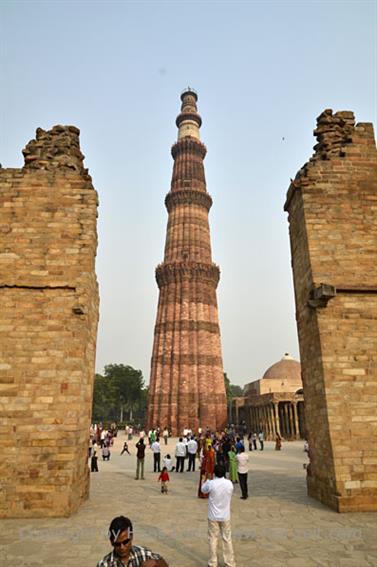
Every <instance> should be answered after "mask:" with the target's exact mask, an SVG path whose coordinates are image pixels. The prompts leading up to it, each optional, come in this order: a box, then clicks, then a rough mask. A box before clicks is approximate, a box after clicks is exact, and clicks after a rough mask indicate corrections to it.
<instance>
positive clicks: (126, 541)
mask: <svg viewBox="0 0 377 567" xmlns="http://www.w3.org/2000/svg"><path fill="white" fill-rule="evenodd" d="M114 431H115V429H114V427H113V426H111V427H110V428H109V429H107V430H106V429H104V428H102V427H101V426H100V425H99V426H98V425H97V426H93V427H92V428H91V441H90V453H91V460H92V466H91V470H92V471H93V472H95V471H96V470H97V471H98V467H97V464H95V467H94V469H93V458H94V459H95V458H96V452H97V451H98V449H99V448H100V449H101V451H102V458H103V460H109V459H110V449H111V447H112V446H113V441H114V436H115V435H116V434H115V433H114ZM135 433H137V441H136V443H135V445H134V444H132V448H131V451H130V443H129V442H130V441H132V439H133V435H134V434H135ZM125 436H126V440H125V441H124V442H123V447H122V450H121V452H120V454H121V455H123V454H126V455H128V456H131V455H132V454H133V447H135V449H136V475H135V480H144V479H145V476H144V462H145V457H146V452H147V451H151V452H152V454H153V472H154V473H156V474H157V473H158V474H159V476H158V481H159V483H160V485H161V493H162V494H168V485H169V482H170V479H171V475H172V473H174V475H175V474H182V473H185V472H186V473H192V472H195V471H196V470H199V483H198V489H197V496H198V497H199V498H207V499H208V542H209V553H210V557H209V561H208V566H209V567H214V566H216V565H217V543H218V539H219V537H221V540H222V543H223V546H222V550H223V558H224V564H225V565H227V566H229V567H235V565H236V563H235V559H234V553H233V546H232V538H231V525H230V502H231V497H232V494H233V491H234V485H235V484H238V485H239V487H240V491H241V499H242V500H246V499H247V498H248V496H249V494H248V470H249V454H248V453H249V452H250V451H257V450H258V451H263V450H264V441H265V436H264V432H263V431H259V432H249V433H248V432H247V431H245V430H244V429H243V428H238V429H236V428H234V427H232V426H230V427H228V428H226V429H224V430H223V431H221V432H213V431H210V430H209V429H208V428H207V429H206V430H204V431H203V430H201V429H199V430H198V431H197V432H193V431H192V430H190V429H184V430H183V431H182V435H181V437H179V438H178V441H177V442H176V444H175V448H174V454H173V451H171V454H170V453H168V452H166V454H163V450H164V448H165V447H166V446H167V445H168V439H169V437H171V432H170V431H169V429H168V428H164V429H162V430H160V428H159V427H156V428H153V429H151V430H150V431H148V432H145V431H142V430H141V431H138V432H135V430H134V429H133V428H132V427H131V426H127V427H126V429H125ZM281 442H282V439H281V437H280V435H277V436H276V439H275V449H276V450H281V446H282V444H281ZM246 447H247V449H248V452H247V451H246V450H245V448H246ZM104 452H105V455H104ZM109 538H110V543H111V545H112V547H113V550H112V552H111V553H109V554H108V555H107V556H105V557H104V558H103V560H102V561H100V562H99V563H98V566H97V567H109V566H111V567H113V566H114V565H116V566H118V565H119V566H121V565H132V566H134V565H135V567H137V566H143V567H144V566H148V567H149V566H151V567H152V566H155V567H167V563H166V561H165V560H164V559H163V558H162V557H161V556H160V555H159V554H157V553H154V552H151V551H150V550H148V549H147V548H144V547H140V546H135V545H133V543H132V542H133V528H132V523H131V520H130V519H129V518H126V517H124V516H120V517H117V518H114V520H113V522H112V525H111V526H110V531H109Z"/></svg>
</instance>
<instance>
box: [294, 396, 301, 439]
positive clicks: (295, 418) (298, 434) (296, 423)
mask: <svg viewBox="0 0 377 567" xmlns="http://www.w3.org/2000/svg"><path fill="white" fill-rule="evenodd" d="M293 415H294V422H295V430H296V439H300V427H299V423H298V414H297V402H293Z"/></svg>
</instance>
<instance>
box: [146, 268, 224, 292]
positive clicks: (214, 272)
mask: <svg viewBox="0 0 377 567" xmlns="http://www.w3.org/2000/svg"><path fill="white" fill-rule="evenodd" d="M219 279H220V269H219V267H218V266H216V264H200V263H199V262H180V263H178V262H172V263H171V264H160V265H159V266H157V268H156V280H157V283H158V286H159V287H160V288H161V287H162V286H164V285H168V284H169V283H178V282H182V281H183V280H189V281H195V280H196V281H200V282H204V281H207V282H209V283H211V284H212V285H213V286H214V287H215V288H216V287H217V284H218V283H219Z"/></svg>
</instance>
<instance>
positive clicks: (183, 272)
mask: <svg viewBox="0 0 377 567" xmlns="http://www.w3.org/2000/svg"><path fill="white" fill-rule="evenodd" d="M181 100H182V106H181V113H180V114H179V116H178V117H177V120H176V124H177V127H178V141H177V142H176V143H175V144H174V145H173V147H172V151H171V153H172V156H173V159H174V167H173V176H172V181H171V189H170V192H169V193H168V194H167V196H166V199H165V205H166V208H167V210H168V213H169V220H168V226H167V235H166V244H165V257H164V262H163V263H162V264H160V265H159V266H158V267H157V268H156V280H157V284H158V287H159V289H160V296H159V301H158V310H157V319H156V326H155V331H154V345H153V354H152V361H151V379H150V386H149V400H148V427H149V428H151V427H157V426H159V427H160V428H163V427H170V428H171V430H172V432H173V435H177V434H180V433H181V432H182V430H183V429H184V428H185V427H187V428H191V429H192V430H194V431H196V430H197V429H198V427H202V428H205V427H207V426H208V427H210V428H211V429H221V428H222V427H224V425H225V424H226V420H227V405H226V395H225V386H224V375H223V363H222V356H221V344H220V329H219V321H218V313H217V299H216V288H217V284H218V282H219V277H220V270H219V268H218V267H217V266H216V265H215V264H213V263H212V256H211V243H210V232H209V224H208V212H209V209H210V207H211V205H212V199H211V197H210V195H209V194H208V193H207V190H206V182H205V175H204V165H203V159H204V157H205V155H206V151H207V150H206V147H205V146H204V144H202V142H201V141H200V135H199V128H200V126H201V123H202V120H201V117H200V116H199V114H198V112H197V106H196V102H197V100H198V97H197V94H196V93H195V91H193V90H192V89H190V88H188V89H187V90H185V91H184V92H183V93H182V95H181Z"/></svg>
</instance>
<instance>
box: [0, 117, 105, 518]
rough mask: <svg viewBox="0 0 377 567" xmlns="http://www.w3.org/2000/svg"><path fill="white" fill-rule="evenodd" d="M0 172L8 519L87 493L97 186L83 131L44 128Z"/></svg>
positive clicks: (0, 377) (3, 507) (3, 460)
mask: <svg viewBox="0 0 377 567" xmlns="http://www.w3.org/2000/svg"><path fill="white" fill-rule="evenodd" d="M23 153H24V156H25V166H24V167H23V168H22V169H0V479H1V484H0V517H37V516H62V515H69V514H70V513H72V512H73V511H74V510H75V509H77V508H78V506H79V505H80V503H81V502H82V501H83V499H85V498H86V497H87V495H88V489H89V474H88V464H87V450H88V429H89V425H90V417H91V406H92V388H93V377H94V362H95V350H96V334H97V320H98V288H97V281H96V276H95V255H96V248H97V235H96V213H97V204H98V203H97V193H96V192H95V190H94V189H93V186H92V183H91V178H90V176H89V175H88V172H87V170H85V169H84V167H83V163H82V162H83V157H84V156H83V155H82V154H81V152H80V147H79V130H78V129H77V128H75V127H73V126H67V127H63V126H55V127H54V128H53V129H52V130H51V131H48V132H45V131H43V130H41V129H38V130H37V138H36V140H33V141H31V142H30V143H29V144H28V145H27V146H26V148H25V150H24V152H23Z"/></svg>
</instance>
